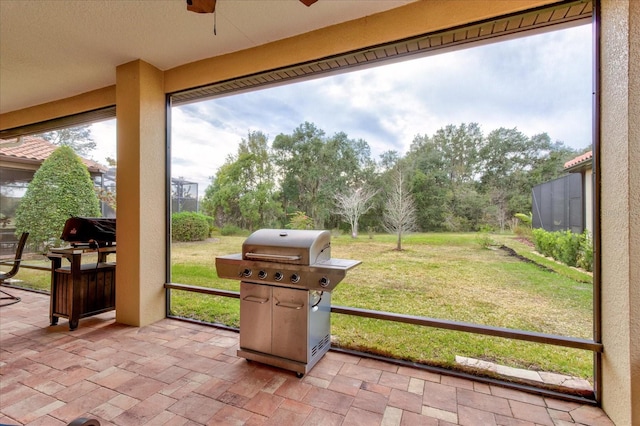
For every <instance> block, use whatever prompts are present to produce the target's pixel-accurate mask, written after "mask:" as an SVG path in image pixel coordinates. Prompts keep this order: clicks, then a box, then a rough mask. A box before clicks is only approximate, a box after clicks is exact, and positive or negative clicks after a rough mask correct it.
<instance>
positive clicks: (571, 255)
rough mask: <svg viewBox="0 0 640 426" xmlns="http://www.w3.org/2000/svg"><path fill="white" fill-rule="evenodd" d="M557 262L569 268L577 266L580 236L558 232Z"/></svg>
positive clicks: (568, 232) (567, 232)
mask: <svg viewBox="0 0 640 426" xmlns="http://www.w3.org/2000/svg"><path fill="white" fill-rule="evenodd" d="M556 244H557V260H559V261H560V262H562V263H564V264H565V265H569V266H577V265H578V254H579V253H580V234H574V233H573V232H571V231H564V232H560V231H558V236H557V238H556Z"/></svg>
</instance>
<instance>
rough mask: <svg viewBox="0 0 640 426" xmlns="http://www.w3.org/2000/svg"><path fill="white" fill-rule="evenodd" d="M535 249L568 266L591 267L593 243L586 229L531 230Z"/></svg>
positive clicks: (587, 268) (586, 268)
mask: <svg viewBox="0 0 640 426" xmlns="http://www.w3.org/2000/svg"><path fill="white" fill-rule="evenodd" d="M533 241H534V244H535V247H536V250H537V251H538V252H539V253H541V254H543V255H544V256H548V257H552V258H554V259H555V260H557V261H559V262H562V263H564V264H566V265H568V266H579V267H581V268H583V269H585V270H587V271H591V270H592V269H593V243H592V241H591V237H590V235H589V233H588V231H585V232H583V233H582V234H575V233H573V232H571V231H556V232H548V231H545V230H544V229H534V230H533Z"/></svg>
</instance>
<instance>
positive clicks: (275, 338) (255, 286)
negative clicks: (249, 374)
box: [216, 229, 361, 377]
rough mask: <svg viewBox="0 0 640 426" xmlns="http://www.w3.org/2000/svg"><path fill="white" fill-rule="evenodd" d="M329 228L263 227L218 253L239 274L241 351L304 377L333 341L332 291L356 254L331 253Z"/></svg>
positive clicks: (223, 270) (226, 270)
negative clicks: (234, 250) (236, 247)
mask: <svg viewBox="0 0 640 426" xmlns="http://www.w3.org/2000/svg"><path fill="white" fill-rule="evenodd" d="M330 240H331V234H330V233H329V231H308V230H283V229H261V230H259V231H256V232H254V233H253V234H251V235H250V236H249V237H248V238H247V239H246V240H245V241H244V243H243V245H242V253H238V254H232V255H228V256H220V257H217V258H216V269H217V271H218V276H219V277H221V278H231V279H239V280H240V349H239V350H238V356H240V357H243V358H246V359H248V360H252V361H257V362H261V363H264V364H269V365H273V366H275V367H280V368H284V369H287V370H291V371H294V372H296V374H297V376H298V377H302V376H303V375H304V374H306V373H307V372H308V371H309V370H311V368H313V366H314V365H315V364H316V363H317V362H318V361H319V360H320V359H321V358H322V356H323V355H324V354H325V353H326V352H327V351H328V350H329V347H330V346H331V319H330V313H331V291H332V290H333V289H334V288H335V287H336V286H337V285H338V283H340V281H342V280H343V279H344V277H345V276H346V273H347V271H348V270H349V269H351V268H353V267H355V266H357V265H359V264H360V263H361V262H360V261H358V260H347V259H334V258H332V257H331V241H330Z"/></svg>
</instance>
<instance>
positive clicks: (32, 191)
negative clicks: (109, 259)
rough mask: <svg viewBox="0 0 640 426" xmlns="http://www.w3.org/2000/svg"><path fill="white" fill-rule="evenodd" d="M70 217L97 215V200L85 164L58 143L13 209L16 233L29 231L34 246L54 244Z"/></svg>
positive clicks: (98, 214)
mask: <svg viewBox="0 0 640 426" xmlns="http://www.w3.org/2000/svg"><path fill="white" fill-rule="evenodd" d="M72 216H88V217H96V216H100V202H99V200H98V196H97V195H96V193H95V191H94V189H93V181H92V180H91V176H90V175H89V171H88V170H87V166H85V165H84V164H83V163H82V160H80V157H78V156H77V155H76V153H75V152H73V150H72V149H71V148H69V147H68V146H61V147H60V148H57V149H56V150H55V151H53V152H52V153H51V155H49V157H48V158H47V159H46V160H45V161H44V162H43V163H42V165H41V166H40V168H39V169H38V170H37V171H36V173H35V174H34V175H33V180H32V181H31V182H30V183H29V186H28V187H27V192H26V193H25V195H24V197H23V198H22V200H21V201H20V204H19V205H18V208H17V209H16V221H15V224H16V233H22V232H29V233H30V235H29V241H30V243H31V244H34V245H35V244H42V243H51V244H54V245H58V244H60V239H59V238H60V234H61V233H62V229H63V228H64V224H65V222H66V221H67V219H69V218H70V217H72Z"/></svg>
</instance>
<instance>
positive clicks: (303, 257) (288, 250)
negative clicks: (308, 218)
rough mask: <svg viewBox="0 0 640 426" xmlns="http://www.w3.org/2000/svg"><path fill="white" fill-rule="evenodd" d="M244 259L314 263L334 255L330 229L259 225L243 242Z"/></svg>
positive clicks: (299, 263) (297, 263) (300, 263)
mask: <svg viewBox="0 0 640 426" xmlns="http://www.w3.org/2000/svg"><path fill="white" fill-rule="evenodd" d="M242 258H243V259H244V260H259V261H265V262H278V263H291V264H296V265H307V266H308V265H313V264H315V263H321V262H324V261H327V260H329V259H330V258H331V233H330V232H329V231H315V230H300V229H260V230H258V231H256V232H254V233H253V234H251V235H249V237H247V239H246V240H245V241H244V243H243V244H242Z"/></svg>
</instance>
